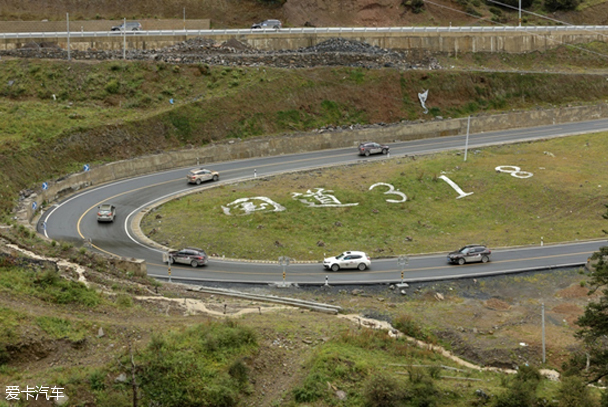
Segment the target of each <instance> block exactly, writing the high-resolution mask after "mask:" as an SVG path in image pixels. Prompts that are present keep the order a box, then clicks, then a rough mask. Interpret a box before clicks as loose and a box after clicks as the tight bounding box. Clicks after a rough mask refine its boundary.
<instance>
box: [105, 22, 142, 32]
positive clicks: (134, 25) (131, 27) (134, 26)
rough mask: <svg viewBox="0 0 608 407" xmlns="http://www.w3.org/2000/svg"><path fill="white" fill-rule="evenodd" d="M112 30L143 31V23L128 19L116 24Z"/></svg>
mask: <svg viewBox="0 0 608 407" xmlns="http://www.w3.org/2000/svg"><path fill="white" fill-rule="evenodd" d="M112 31H141V23H139V22H137V21H127V23H126V25H125V23H122V24H121V25H115V26H114V27H112Z"/></svg>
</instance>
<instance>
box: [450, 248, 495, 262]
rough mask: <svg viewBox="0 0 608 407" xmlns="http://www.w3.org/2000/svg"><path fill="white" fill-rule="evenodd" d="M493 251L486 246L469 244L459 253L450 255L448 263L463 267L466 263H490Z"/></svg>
mask: <svg viewBox="0 0 608 407" xmlns="http://www.w3.org/2000/svg"><path fill="white" fill-rule="evenodd" d="M490 254H492V251H491V250H490V249H488V248H487V247H486V246H483V245H480V244H469V245H466V246H465V247H463V248H461V249H460V250H458V251H455V252H451V253H450V254H448V262H449V263H455V264H460V265H463V264H464V263H473V262H476V261H480V262H482V263H487V262H489V261H490Z"/></svg>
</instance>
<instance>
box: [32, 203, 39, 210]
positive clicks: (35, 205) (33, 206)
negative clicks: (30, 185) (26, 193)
mask: <svg viewBox="0 0 608 407" xmlns="http://www.w3.org/2000/svg"><path fill="white" fill-rule="evenodd" d="M37 207H38V202H36V201H34V202H32V209H33V210H36V208H37Z"/></svg>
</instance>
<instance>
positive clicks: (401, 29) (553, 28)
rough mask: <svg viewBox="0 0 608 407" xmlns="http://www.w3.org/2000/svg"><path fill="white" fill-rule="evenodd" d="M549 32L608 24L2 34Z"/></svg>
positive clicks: (9, 36)
mask: <svg viewBox="0 0 608 407" xmlns="http://www.w3.org/2000/svg"><path fill="white" fill-rule="evenodd" d="M549 31H590V32H606V31H608V25H580V26H577V25H568V26H521V27H518V26H499V27H495V26H490V27H373V28H370V27H326V28H312V27H302V28H283V29H280V30H274V29H250V28H247V29H244V28H243V29H241V28H238V29H224V30H147V31H127V32H120V31H70V32H67V31H66V32H31V33H0V38H2V39H32V38H36V39H39V38H43V39H44V38H68V37H69V38H85V37H86V38H89V37H108V38H110V37H123V36H128V37H151V36H178V35H185V36H214V35H251V34H274V35H283V34H331V33H335V34H341V33H345V34H346V33H440V32H445V33H491V32H524V33H538V32H549Z"/></svg>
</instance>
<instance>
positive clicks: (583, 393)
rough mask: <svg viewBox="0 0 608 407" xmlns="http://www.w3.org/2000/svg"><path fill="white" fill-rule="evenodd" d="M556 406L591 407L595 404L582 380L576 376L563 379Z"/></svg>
mask: <svg viewBox="0 0 608 407" xmlns="http://www.w3.org/2000/svg"><path fill="white" fill-rule="evenodd" d="M604 393H605V392H604ZM558 406H559V407H593V406H595V403H594V401H593V399H592V398H591V394H590V392H589V388H588V387H587V384H586V383H585V382H584V381H583V379H581V378H580V377H577V376H566V377H564V378H563V380H562V383H561V386H560V389H559V404H558Z"/></svg>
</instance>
